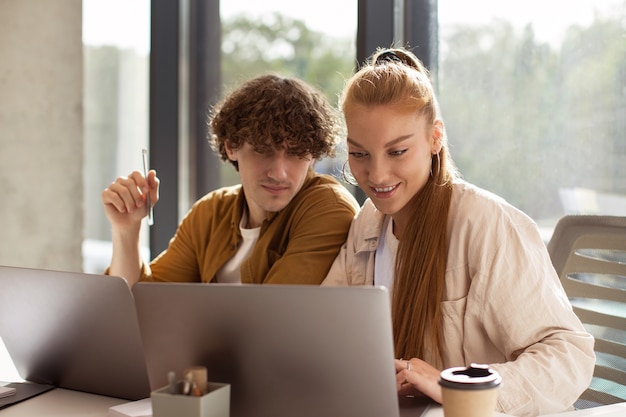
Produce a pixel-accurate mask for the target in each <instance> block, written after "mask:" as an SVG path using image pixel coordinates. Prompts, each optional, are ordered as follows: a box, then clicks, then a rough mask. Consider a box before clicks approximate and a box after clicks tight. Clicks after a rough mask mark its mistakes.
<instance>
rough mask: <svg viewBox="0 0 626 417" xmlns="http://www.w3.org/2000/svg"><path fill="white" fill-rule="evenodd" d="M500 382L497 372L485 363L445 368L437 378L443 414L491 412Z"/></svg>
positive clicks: (483, 416) (484, 415) (464, 416)
mask: <svg viewBox="0 0 626 417" xmlns="http://www.w3.org/2000/svg"><path fill="white" fill-rule="evenodd" d="M501 384H502V378H501V377H500V374H498V372H496V371H494V370H493V369H491V368H489V366H487V365H477V364H472V365H471V366H470V367H467V368H466V367H463V366H461V367H456V368H448V369H445V370H444V371H442V372H441V375H440V379H439V385H441V391H442V396H443V398H442V402H443V404H442V405H443V414H444V416H445V417H491V416H493V415H494V412H495V408H496V402H497V400H498V392H499V388H500V385H501Z"/></svg>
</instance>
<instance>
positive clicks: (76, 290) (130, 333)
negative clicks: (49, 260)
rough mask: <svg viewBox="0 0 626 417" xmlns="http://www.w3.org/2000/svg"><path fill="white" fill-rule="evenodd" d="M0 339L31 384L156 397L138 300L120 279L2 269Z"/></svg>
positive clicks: (112, 395)
mask: <svg viewBox="0 0 626 417" xmlns="http://www.w3.org/2000/svg"><path fill="white" fill-rule="evenodd" d="M0 337H2V340H3V341H4V344H5V346H6V349H7V351H8V353H9V355H10V356H11V358H12V360H13V362H14V364H15V367H16V369H17V371H18V373H19V374H20V376H21V377H22V378H23V379H25V380H26V381H30V382H35V383H40V384H49V385H54V386H56V387H61V388H67V389H73V390H78V391H85V392H89V393H94V394H100V395H106V396H111V397H119V398H125V399H130V400H137V399H141V398H146V397H149V396H150V385H149V380H148V373H147V368H146V363H145V358H144V355H143V346H142V344H141V336H140V333H139V326H138V322H137V315H136V311H135V305H134V300H133V297H132V293H131V292H130V290H129V289H128V286H127V284H126V282H125V281H124V280H123V279H122V278H119V277H111V276H103V275H92V274H82V273H72V272H60V271H48V270H41V269H29V268H16V267H8V266H0Z"/></svg>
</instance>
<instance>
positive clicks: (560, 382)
mask: <svg viewBox="0 0 626 417" xmlns="http://www.w3.org/2000/svg"><path fill="white" fill-rule="evenodd" d="M383 220H384V215H383V214H382V213H380V212H379V211H378V210H376V208H375V207H374V205H373V204H372V203H371V201H369V200H368V201H366V202H365V204H364V205H363V207H362V209H361V211H360V213H359V214H358V215H357V217H356V218H355V220H354V222H353V224H352V227H351V229H350V232H349V233H348V240H347V242H346V243H345V244H344V246H343V247H342V249H341V251H340V253H339V255H338V257H337V259H336V260H335V262H334V263H333V265H332V267H331V270H330V271H329V274H328V276H327V278H326V279H325V281H324V282H323V285H373V280H374V258H375V251H376V247H377V245H378V238H379V236H380V235H381V227H382V224H383ZM448 239H449V242H450V243H449V249H448V263H447V268H446V285H445V288H446V292H445V294H444V298H443V301H442V310H443V330H444V342H445V352H444V358H443V360H444V364H443V365H444V368H448V367H453V366H467V365H469V364H470V363H487V364H490V365H491V366H492V367H493V368H494V369H495V370H497V371H498V372H499V373H500V374H501V376H502V378H503V386H502V389H501V391H500V395H499V400H498V411H499V412H504V413H507V414H511V415H516V416H536V415H539V414H547V413H556V412H560V411H564V410H566V409H569V408H571V405H572V404H573V402H574V401H575V400H576V399H577V398H578V396H579V395H580V394H581V393H582V391H584V390H585V388H586V387H587V386H588V384H589V383H590V381H591V376H592V373H593V367H594V363H595V355H594V352H593V344H594V340H593V337H592V336H591V335H589V334H588V333H587V332H586V331H585V330H584V328H583V326H582V324H581V322H580V321H579V320H578V318H577V317H576V315H575V314H574V313H573V311H572V308H571V305H570V303H569V301H568V299H567V297H566V295H565V293H564V291H563V288H562V286H561V284H560V282H559V279H558V277H557V274H556V272H555V270H554V268H553V267H552V263H551V261H550V257H549V254H548V252H547V249H546V246H545V244H544V242H543V241H542V240H541V237H540V235H539V232H538V229H537V226H536V224H535V223H534V222H533V221H532V219H530V218H529V217H528V216H526V215H525V214H524V213H522V212H521V211H519V210H517V209H516V208H514V207H512V206H511V205H509V204H507V203H506V202H505V201H504V200H502V199H501V198H499V197H497V196H495V195H493V194H491V193H488V192H486V191H484V190H481V189H479V188H477V187H474V186H472V185H470V184H467V183H465V182H462V181H458V182H456V183H455V185H454V190H453V193H452V202H451V207H450V213H449V219H448ZM390 273H391V271H390ZM424 359H425V360H426V361H427V362H429V363H431V364H432V363H433V362H432V358H424Z"/></svg>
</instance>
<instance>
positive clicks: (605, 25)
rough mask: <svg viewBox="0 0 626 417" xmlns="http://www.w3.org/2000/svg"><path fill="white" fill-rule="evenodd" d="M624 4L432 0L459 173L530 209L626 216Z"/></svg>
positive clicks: (619, 0)
mask: <svg viewBox="0 0 626 417" xmlns="http://www.w3.org/2000/svg"><path fill="white" fill-rule="evenodd" d="M625 19H626V2H625V1H623V0H600V1H598V0H579V1H576V2H568V3H564V2H561V1H555V0H536V1H535V0H533V1H523V2H521V1H519V2H498V1H490V0H473V1H471V2H465V1H462V0H456V1H455V0H446V1H440V2H439V30H440V34H439V42H440V55H439V73H438V85H439V98H440V105H441V107H442V112H443V117H444V122H445V123H446V127H447V132H448V137H449V142H450V146H451V154H452V157H453V158H454V160H455V162H456V163H457V166H458V167H459V169H460V171H461V173H462V174H463V175H464V177H465V178H466V179H467V180H468V181H470V182H473V183H475V184H477V185H479V186H482V187H484V188H486V189H488V190H490V191H493V192H495V193H497V194H499V195H501V196H503V197H504V198H506V199H507V200H508V201H509V202H510V203H512V204H513V205H515V206H516V207H518V208H520V209H522V210H523V211H525V212H526V213H527V214H529V215H530V216H531V217H533V219H535V220H536V221H537V222H538V224H539V225H540V226H541V227H542V228H543V230H544V238H545V239H548V238H549V236H550V235H551V230H552V228H553V226H554V225H555V223H556V221H557V220H558V218H560V217H561V216H563V215H564V214H566V213H602V214H613V215H622V216H623V215H624V214H626V164H625V163H624V161H625V160H626V42H625V39H626V26H625V24H624V22H625V21H626V20H625Z"/></svg>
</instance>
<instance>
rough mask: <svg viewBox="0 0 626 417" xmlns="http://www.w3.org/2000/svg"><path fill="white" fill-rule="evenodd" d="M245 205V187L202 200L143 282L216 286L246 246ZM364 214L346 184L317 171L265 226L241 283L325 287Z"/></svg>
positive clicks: (227, 189) (145, 273) (147, 268)
mask: <svg viewBox="0 0 626 417" xmlns="http://www.w3.org/2000/svg"><path fill="white" fill-rule="evenodd" d="M244 207H245V198H244V193H243V189H242V187H241V185H237V186H232V187H225V188H221V189H218V190H215V191H212V192H210V193H208V194H207V195H205V196H204V197H202V198H201V199H200V200H198V201H197V202H196V203H195V204H194V205H193V207H192V208H191V210H190V211H189V212H188V213H187V214H186V216H185V217H184V219H183V220H182V221H181V223H180V225H179V226H178V229H177V231H176V234H175V235H174V237H173V238H172V239H171V240H170V243H169V246H168V248H167V249H166V250H164V251H163V252H162V253H161V254H159V255H158V256H157V257H156V258H155V259H154V260H153V261H152V262H151V263H150V265H149V266H147V265H145V264H144V265H143V267H142V276H141V281H172V282H207V283H208V282H215V280H216V273H217V271H218V270H219V269H220V268H221V267H222V266H223V265H224V264H225V263H226V262H227V261H228V260H229V259H230V258H231V257H232V256H233V255H234V254H235V252H236V251H237V247H238V244H239V242H240V241H241V235H240V232H239V224H240V221H241V216H242V214H243V211H244ZM357 210H358V204H357V202H356V200H355V199H354V197H352V195H351V194H350V193H349V192H348V191H347V190H346V189H345V187H343V186H342V185H341V184H339V183H338V182H337V181H336V180H335V179H334V178H332V177H331V176H328V175H322V174H317V173H315V172H313V171H311V172H310V173H309V174H308V177H307V179H306V180H305V183H304V184H303V186H302V189H301V190H300V192H298V193H297V194H296V196H295V197H294V198H293V200H292V201H291V202H290V203H289V204H288V205H287V207H285V208H284V209H283V210H281V211H279V212H276V213H271V214H270V215H268V217H267V219H266V220H265V221H264V222H263V224H262V226H261V232H260V235H259V240H258V241H257V243H256V245H255V247H254V250H253V252H252V254H251V255H250V257H249V258H248V259H247V260H246V261H244V263H243V264H242V266H241V282H242V283H244V284H250V283H255V284H261V283H263V284H267V283H272V284H309V285H318V284H320V283H321V282H322V280H323V279H324V277H326V274H327V273H328V270H329V269H330V265H331V264H332V263H333V261H334V259H335V257H336V256H337V254H338V253H339V249H340V248H341V245H342V244H343V243H344V241H345V240H346V236H347V234H348V229H349V228H350V223H351V221H352V219H353V218H354V215H355V213H356V211H357Z"/></svg>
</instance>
